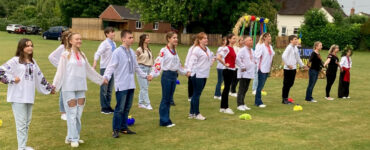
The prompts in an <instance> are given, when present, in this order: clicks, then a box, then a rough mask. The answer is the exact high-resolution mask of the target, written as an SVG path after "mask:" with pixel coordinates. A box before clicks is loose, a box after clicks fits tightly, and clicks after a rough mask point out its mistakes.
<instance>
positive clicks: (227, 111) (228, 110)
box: [224, 108, 234, 115]
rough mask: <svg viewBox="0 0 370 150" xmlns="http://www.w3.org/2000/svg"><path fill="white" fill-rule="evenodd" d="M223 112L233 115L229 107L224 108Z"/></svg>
mask: <svg viewBox="0 0 370 150" xmlns="http://www.w3.org/2000/svg"><path fill="white" fill-rule="evenodd" d="M224 113H225V114H230V115H233V114H234V112H233V110H232V109H230V108H226V109H225V112H224Z"/></svg>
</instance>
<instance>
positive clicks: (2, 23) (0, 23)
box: [0, 18, 14, 31]
mask: <svg viewBox="0 0 370 150" xmlns="http://www.w3.org/2000/svg"><path fill="white" fill-rule="evenodd" d="M12 23H14V21H11V20H8V19H6V18H0V31H6V26H7V25H8V24H12Z"/></svg>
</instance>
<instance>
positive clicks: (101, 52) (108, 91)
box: [93, 27, 116, 114]
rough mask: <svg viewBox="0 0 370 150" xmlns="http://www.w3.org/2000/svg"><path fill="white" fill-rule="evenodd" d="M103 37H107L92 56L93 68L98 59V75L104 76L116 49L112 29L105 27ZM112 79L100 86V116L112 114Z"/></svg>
mask: <svg viewBox="0 0 370 150" xmlns="http://www.w3.org/2000/svg"><path fill="white" fill-rule="evenodd" d="M104 35H105V36H106V37H107V39H105V40H104V41H103V42H101V43H100V45H99V48H98V50H97V51H96V52H95V55H94V64H93V68H94V69H95V68H96V63H97V61H98V60H99V58H100V74H101V75H104V72H105V70H106V68H107V65H108V63H109V61H110V60H111V58H112V53H113V51H114V50H115V49H116V43H114V41H113V39H114V37H115V33H114V29H113V28H112V27H106V28H105V29H104ZM113 81H114V80H113V77H112V80H110V81H109V83H108V85H104V84H103V85H101V86H100V106H101V113H102V114H111V113H113V112H114V110H113V109H112V107H111V106H110V102H111V97H112V96H111V95H112V89H113Z"/></svg>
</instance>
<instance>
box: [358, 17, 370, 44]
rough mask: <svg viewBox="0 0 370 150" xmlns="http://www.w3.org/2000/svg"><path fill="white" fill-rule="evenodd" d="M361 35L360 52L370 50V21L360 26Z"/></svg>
mask: <svg viewBox="0 0 370 150" xmlns="http://www.w3.org/2000/svg"><path fill="white" fill-rule="evenodd" d="M360 34H361V43H360V49H361V50H370V19H368V20H367V21H366V22H365V23H364V24H363V25H362V26H361V30H360Z"/></svg>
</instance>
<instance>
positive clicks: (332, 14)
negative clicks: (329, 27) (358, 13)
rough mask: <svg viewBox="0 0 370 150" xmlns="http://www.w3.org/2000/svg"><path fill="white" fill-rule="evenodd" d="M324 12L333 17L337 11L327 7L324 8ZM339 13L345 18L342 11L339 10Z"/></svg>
mask: <svg viewBox="0 0 370 150" xmlns="http://www.w3.org/2000/svg"><path fill="white" fill-rule="evenodd" d="M324 8H325V10H326V11H328V13H329V14H330V15H331V16H334V14H335V12H336V11H337V9H334V8H329V7H324ZM339 13H340V14H341V15H342V16H343V17H347V15H346V14H345V13H344V11H343V9H340V11H339Z"/></svg>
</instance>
